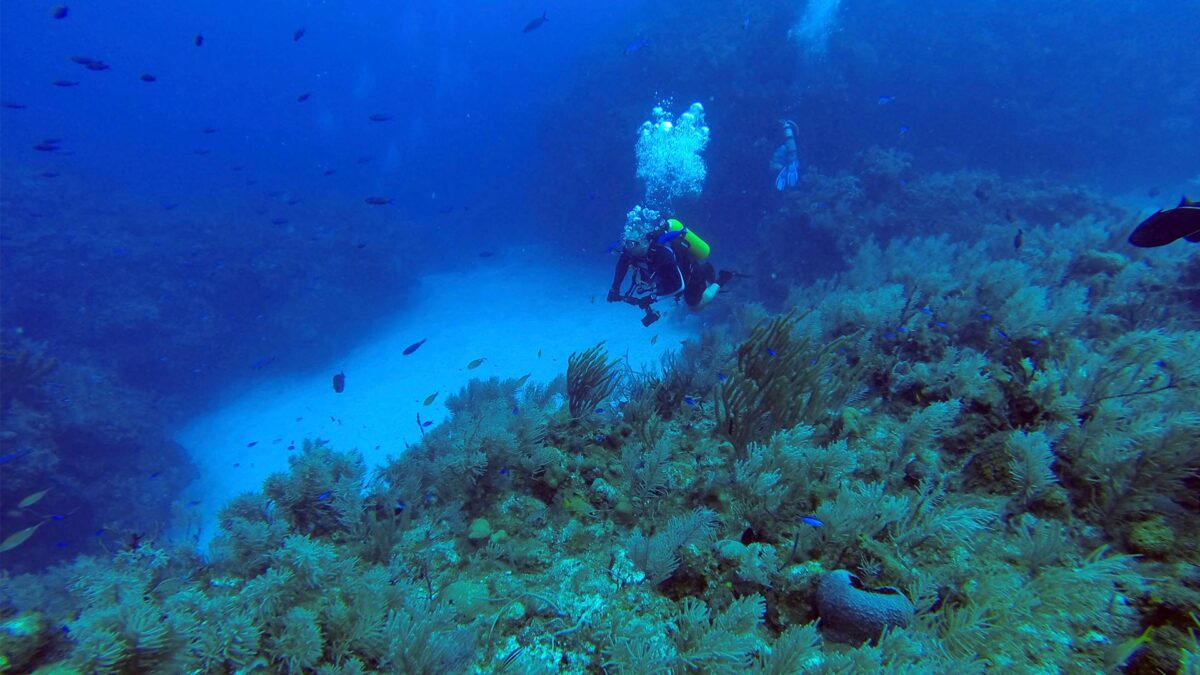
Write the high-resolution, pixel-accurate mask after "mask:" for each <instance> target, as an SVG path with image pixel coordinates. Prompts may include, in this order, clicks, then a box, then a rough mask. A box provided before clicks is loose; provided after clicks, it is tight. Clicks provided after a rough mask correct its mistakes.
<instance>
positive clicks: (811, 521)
mask: <svg viewBox="0 0 1200 675" xmlns="http://www.w3.org/2000/svg"><path fill="white" fill-rule="evenodd" d="M800 522H802V523H805V524H806V525H812V526H813V527H825V523H823V522H821V519H820V518H818V517H816V516H800Z"/></svg>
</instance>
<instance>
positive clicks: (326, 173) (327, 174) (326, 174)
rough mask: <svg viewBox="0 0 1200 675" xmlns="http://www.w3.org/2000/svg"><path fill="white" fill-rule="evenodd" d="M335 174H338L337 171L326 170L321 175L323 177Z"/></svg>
mask: <svg viewBox="0 0 1200 675" xmlns="http://www.w3.org/2000/svg"><path fill="white" fill-rule="evenodd" d="M335 173H337V169H325V170H324V171H322V172H321V175H322V176H332V175H333V174H335Z"/></svg>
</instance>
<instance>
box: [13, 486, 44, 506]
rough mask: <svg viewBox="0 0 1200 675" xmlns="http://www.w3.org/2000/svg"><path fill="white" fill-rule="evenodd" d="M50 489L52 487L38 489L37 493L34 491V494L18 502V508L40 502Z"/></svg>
mask: <svg viewBox="0 0 1200 675" xmlns="http://www.w3.org/2000/svg"><path fill="white" fill-rule="evenodd" d="M49 491H50V488H46V489H45V490H38V491H37V492H35V493H33V494H31V495H29V496H28V497H26V498H25V499H22V500H21V501H20V502H19V503H18V504H17V508H18V509H23V508H27V507H30V506H33V505H34V504H36V503H38V502H40V501H41V500H42V497H45V496H46V493H47V492H49Z"/></svg>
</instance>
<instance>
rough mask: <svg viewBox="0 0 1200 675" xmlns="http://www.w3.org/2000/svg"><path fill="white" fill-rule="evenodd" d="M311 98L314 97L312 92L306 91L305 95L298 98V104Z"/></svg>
mask: <svg viewBox="0 0 1200 675" xmlns="http://www.w3.org/2000/svg"><path fill="white" fill-rule="evenodd" d="M311 97H312V92H311V91H306V92H304V93H303V94H300V95H299V96H297V97H296V103H304V102H305V101H307V100H308V99H309V98H311Z"/></svg>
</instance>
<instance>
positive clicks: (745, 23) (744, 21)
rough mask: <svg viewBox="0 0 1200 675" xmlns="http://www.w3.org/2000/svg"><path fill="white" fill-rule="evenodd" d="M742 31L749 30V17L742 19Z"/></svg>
mask: <svg viewBox="0 0 1200 675" xmlns="http://www.w3.org/2000/svg"><path fill="white" fill-rule="evenodd" d="M742 30H750V15H749V14H747V15H746V16H743V17H742Z"/></svg>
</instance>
